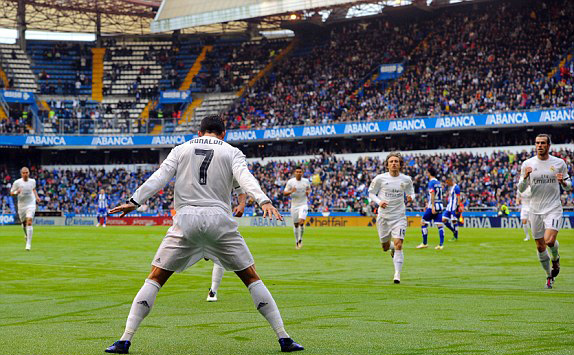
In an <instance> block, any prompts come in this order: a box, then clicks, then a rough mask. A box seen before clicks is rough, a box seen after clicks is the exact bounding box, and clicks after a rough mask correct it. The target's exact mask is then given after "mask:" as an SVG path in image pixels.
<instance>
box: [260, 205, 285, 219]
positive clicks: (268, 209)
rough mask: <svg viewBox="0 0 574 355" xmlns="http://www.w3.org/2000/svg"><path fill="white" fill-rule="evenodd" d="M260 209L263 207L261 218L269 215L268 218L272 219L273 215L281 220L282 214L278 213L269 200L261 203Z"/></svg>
mask: <svg viewBox="0 0 574 355" xmlns="http://www.w3.org/2000/svg"><path fill="white" fill-rule="evenodd" d="M261 209H263V218H267V217H269V218H270V219H273V217H275V218H277V219H278V220H280V221H282V220H283V216H282V215H281V214H279V211H277V209H276V208H275V207H273V205H272V204H271V202H267V203H266V204H263V205H261Z"/></svg>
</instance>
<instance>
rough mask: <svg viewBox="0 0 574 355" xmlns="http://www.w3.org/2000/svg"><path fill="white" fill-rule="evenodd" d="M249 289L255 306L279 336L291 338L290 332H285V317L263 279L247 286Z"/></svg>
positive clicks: (279, 337)
mask: <svg viewBox="0 0 574 355" xmlns="http://www.w3.org/2000/svg"><path fill="white" fill-rule="evenodd" d="M247 289H248V290H249V292H250V293H251V298H253V303H254V304H255V308H257V310H258V311H259V313H261V315H262V316H263V317H265V319H267V321H268V322H269V324H270V325H271V328H273V330H274V331H275V333H276V334H277V338H278V339H281V338H289V334H287V332H285V327H284V326H283V319H281V314H280V313H279V309H278V308H277V304H275V300H274V299H273V296H271V293H270V292H269V290H268V289H267V287H266V286H265V285H264V284H263V281H261V280H258V281H255V282H253V283H251V284H250V285H249V286H247Z"/></svg>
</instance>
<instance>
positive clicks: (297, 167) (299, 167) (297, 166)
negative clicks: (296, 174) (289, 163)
mask: <svg viewBox="0 0 574 355" xmlns="http://www.w3.org/2000/svg"><path fill="white" fill-rule="evenodd" d="M295 170H303V168H301V165H296V166H295Z"/></svg>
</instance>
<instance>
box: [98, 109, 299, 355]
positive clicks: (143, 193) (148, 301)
mask: <svg viewBox="0 0 574 355" xmlns="http://www.w3.org/2000/svg"><path fill="white" fill-rule="evenodd" d="M224 137H225V124H224V123H223V120H222V119H221V118H220V117H219V116H207V117H205V118H204V119H203V120H202V121H201V124H200V130H199V137H198V138H194V139H192V140H190V141H189V142H187V143H184V144H181V145H179V146H176V147H175V148H173V149H172V150H171V152H170V154H169V155H168V157H167V158H166V159H165V160H164V162H163V163H162V164H161V166H160V168H159V169H158V170H157V171H156V172H155V173H154V174H153V175H152V176H150V177H149V179H148V180H147V181H146V182H144V183H143V185H141V186H140V187H139V188H138V189H137V190H136V192H135V193H134V194H133V196H132V197H131V199H130V200H129V201H128V202H127V203H125V204H123V205H120V206H117V207H115V208H113V209H112V210H110V213H119V212H121V213H122V214H121V216H120V217H123V216H125V215H126V214H127V213H130V212H132V211H134V210H135V209H136V208H137V207H138V206H139V205H140V204H142V203H144V202H145V201H146V200H147V199H149V198H150V197H151V196H153V195H154V194H155V193H157V192H158V191H159V190H160V189H161V188H162V187H164V186H165V185H166V184H167V183H168V182H169V181H170V180H171V178H172V177H173V176H177V178H176V180H175V209H176V215H175V216H174V217H173V225H172V226H171V227H170V228H169V230H168V231H167V234H166V236H165V238H164V239H163V241H162V243H161V245H160V246H159V248H158V250H157V253H156V255H155V256H154V258H153V262H152V270H151V273H150V274H149V276H148V278H147V279H146V280H145V282H144V285H143V286H142V288H141V289H140V291H139V292H138V294H137V295H136V297H135V299H134V301H133V303H132V307H131V309H130V313H129V316H128V319H127V322H126V328H125V332H124V334H123V335H122V337H121V338H120V340H118V341H116V342H115V343H114V344H112V345H111V346H110V347H108V348H107V349H106V350H105V351H106V352H108V353H116V354H126V353H128V351H129V347H130V345H131V340H132V337H133V335H134V333H135V332H136V330H137V329H138V327H139V325H140V323H141V322H142V320H143V319H144V318H145V317H146V316H147V315H148V314H149V312H150V310H151V308H152V307H153V304H154V301H155V299H156V296H157V294H158V292H159V290H160V289H161V287H162V286H163V285H164V284H165V283H166V281H167V280H168V279H169V277H170V276H171V275H172V274H173V272H181V271H184V270H185V269H187V268H188V267H190V266H191V265H193V264H195V263H196V262H198V261H199V260H201V259H202V258H204V257H207V258H208V259H210V260H213V262H215V263H217V264H220V265H221V266H223V267H225V268H226V269H227V270H232V271H235V273H236V274H237V276H239V278H240V279H241V280H242V281H243V283H244V284H245V286H247V289H248V290H249V292H250V293H251V297H252V299H253V302H254V304H255V307H256V308H257V310H258V311H259V313H261V314H262V315H263V317H265V319H267V321H268V322H269V324H270V325H271V327H272V328H273V330H274V331H275V333H276V334H277V338H278V339H279V344H280V345H281V351H283V352H291V351H298V350H303V347H302V346H301V345H299V344H297V343H296V342H294V341H293V340H292V339H291V338H290V337H289V335H288V334H287V333H286V332H285V328H284V326H283V320H282V319H281V315H280V313H279V309H278V308H277V304H276V303H275V301H274V300H273V297H272V296H271V293H270V292H269V290H268V289H267V287H265V285H264V284H263V281H261V279H260V278H259V275H258V274H257V272H256V271H255V266H254V261H253V256H252V255H251V252H250V251H249V248H248V247H247V244H246V243H245V240H244V239H243V237H242V236H241V235H240V234H239V232H238V230H237V222H236V221H235V220H234V219H233V218H232V216H231V205H230V198H229V197H230V195H231V192H232V189H233V178H235V179H236V180H237V182H239V184H240V186H241V187H242V188H243V189H244V190H245V192H246V193H247V194H248V195H249V196H251V197H252V198H253V199H254V200H255V201H256V202H257V203H258V204H259V206H261V209H262V210H263V218H267V217H268V218H273V217H275V218H277V219H279V220H282V219H283V217H282V216H281V215H280V214H279V212H278V211H277V209H276V208H275V207H273V205H272V204H271V201H270V199H269V198H268V197H267V196H266V195H265V194H264V193H263V191H261V187H260V186H259V183H258V182H257V180H256V179H255V178H254V177H253V175H252V174H251V173H250V172H249V169H248V167H247V163H246V161H245V155H244V154H243V153H242V152H241V151H240V150H239V149H237V148H234V147H232V146H231V145H229V144H228V143H226V142H224V141H223V138H224Z"/></svg>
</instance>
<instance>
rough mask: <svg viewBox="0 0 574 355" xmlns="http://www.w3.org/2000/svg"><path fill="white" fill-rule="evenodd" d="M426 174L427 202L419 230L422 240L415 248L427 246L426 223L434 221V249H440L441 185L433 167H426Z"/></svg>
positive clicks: (441, 247)
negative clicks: (435, 244) (435, 227)
mask: <svg viewBox="0 0 574 355" xmlns="http://www.w3.org/2000/svg"><path fill="white" fill-rule="evenodd" d="M426 174H427V176H428V178H429V183H428V191H429V204H428V206H427V209H426V211H425V213H424V214H423V218H422V221H421V222H422V226H421V231H422V234H423V242H422V243H421V244H419V245H418V246H417V249H424V248H428V244H427V241H428V234H429V232H428V225H429V224H430V223H431V222H432V221H434V223H435V224H436V226H437V228H438V235H439V238H440V240H439V245H437V246H436V247H435V249H436V250H442V249H443V244H444V227H443V224H442V217H441V215H442V210H443V204H442V185H441V183H440V182H439V181H438V180H437V178H436V176H437V172H436V170H435V168H432V167H431V168H428V169H427V171H426Z"/></svg>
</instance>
